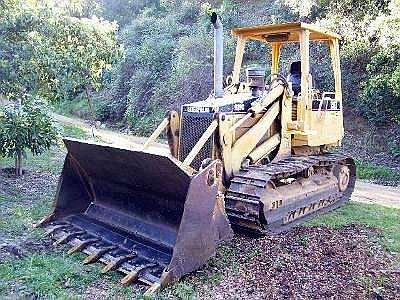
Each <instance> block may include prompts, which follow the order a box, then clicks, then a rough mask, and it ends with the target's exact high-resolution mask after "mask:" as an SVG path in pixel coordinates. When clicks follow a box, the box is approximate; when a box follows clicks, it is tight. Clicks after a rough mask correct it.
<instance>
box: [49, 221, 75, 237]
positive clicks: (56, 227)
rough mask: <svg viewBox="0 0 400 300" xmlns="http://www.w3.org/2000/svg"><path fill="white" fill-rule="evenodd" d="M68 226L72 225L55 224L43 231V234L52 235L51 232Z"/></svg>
mask: <svg viewBox="0 0 400 300" xmlns="http://www.w3.org/2000/svg"><path fill="white" fill-rule="evenodd" d="M69 227H72V225H71V224H61V225H56V226H53V227H52V228H50V229H49V230H47V231H46V232H45V233H44V235H45V236H49V235H52V234H53V233H55V232H56V231H58V230H61V229H66V228H69Z"/></svg>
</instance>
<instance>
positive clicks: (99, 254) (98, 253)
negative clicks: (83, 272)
mask: <svg viewBox="0 0 400 300" xmlns="http://www.w3.org/2000/svg"><path fill="white" fill-rule="evenodd" d="M117 248H118V247H117V246H109V247H104V248H100V249H99V250H97V251H95V252H93V253H92V254H90V255H89V256H88V257H86V258H85V260H84V261H83V264H84V265H88V264H92V263H95V262H97V261H98V260H99V259H100V258H101V257H102V256H103V255H104V254H106V253H107V252H110V251H112V250H115V249H117Z"/></svg>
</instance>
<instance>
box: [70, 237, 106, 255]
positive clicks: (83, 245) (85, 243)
mask: <svg viewBox="0 0 400 300" xmlns="http://www.w3.org/2000/svg"><path fill="white" fill-rule="evenodd" d="M100 241H101V238H93V239H88V240H84V241H82V242H80V243H79V244H76V245H75V246H73V247H72V248H71V249H69V250H68V252H67V253H68V254H74V253H75V252H79V251H81V250H83V249H85V248H86V247H87V246H89V245H91V244H94V243H97V242H100Z"/></svg>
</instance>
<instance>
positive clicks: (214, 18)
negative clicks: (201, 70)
mask: <svg viewBox="0 0 400 300" xmlns="http://www.w3.org/2000/svg"><path fill="white" fill-rule="evenodd" d="M211 23H212V24H213V26H214V97H215V98H222V96H223V88H222V80H223V62H224V60H223V59H224V58H223V42H224V38H223V26H222V22H221V18H220V17H219V16H218V15H217V14H216V13H215V12H213V13H212V14H211Z"/></svg>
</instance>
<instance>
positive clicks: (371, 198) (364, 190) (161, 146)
mask: <svg viewBox="0 0 400 300" xmlns="http://www.w3.org/2000/svg"><path fill="white" fill-rule="evenodd" d="M54 118H55V119H56V120H57V121H58V122H60V123H63V124H68V125H75V126H78V127H80V128H82V129H83V130H85V131H86V132H88V133H89V134H92V129H91V127H90V125H89V123H88V122H86V121H83V120H80V119H75V118H69V117H65V116H62V115H58V114H54ZM94 133H95V135H96V136H97V137H99V138H100V139H101V140H102V141H104V142H105V143H109V144H112V145H115V146H117V147H123V148H130V149H135V150H136V149H137V150H139V149H141V147H142V145H143V143H144V142H145V141H146V138H145V137H137V136H131V135H127V134H123V133H120V132H116V131H112V130H109V129H94ZM148 151H150V152H154V153H163V154H166V153H168V146H167V144H166V143H165V142H164V143H162V142H158V143H154V144H153V145H152V146H151V147H150V148H149V149H148ZM351 200H353V201H358V202H363V203H375V204H380V205H384V206H389V207H397V208H400V187H391V186H384V185H379V184H374V183H370V182H368V181H365V180H360V179H359V180H357V182H356V187H355V190H354V193H353V195H352V197H351Z"/></svg>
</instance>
